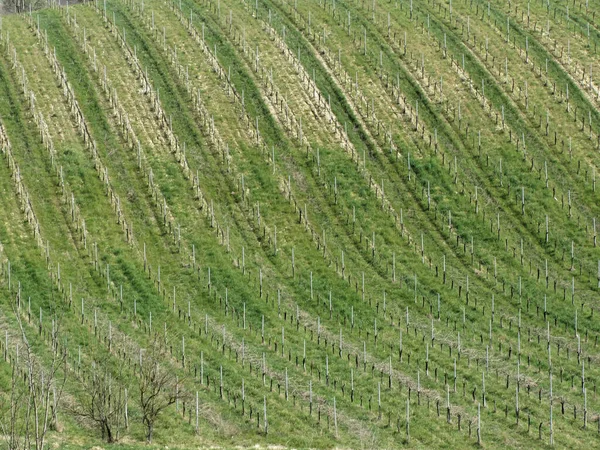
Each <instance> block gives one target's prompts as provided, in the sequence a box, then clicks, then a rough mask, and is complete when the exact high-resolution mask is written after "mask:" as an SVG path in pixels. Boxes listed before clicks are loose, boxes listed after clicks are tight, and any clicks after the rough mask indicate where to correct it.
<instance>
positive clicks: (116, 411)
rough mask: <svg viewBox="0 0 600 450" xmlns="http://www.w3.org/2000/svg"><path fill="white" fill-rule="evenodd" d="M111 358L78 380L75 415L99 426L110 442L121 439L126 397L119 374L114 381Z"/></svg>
mask: <svg viewBox="0 0 600 450" xmlns="http://www.w3.org/2000/svg"><path fill="white" fill-rule="evenodd" d="M109 365H110V361H109V359H108V358H106V359H104V360H102V361H99V362H95V363H93V364H92V367H91V370H89V371H84V372H83V373H82V374H81V376H80V379H79V382H80V383H79V384H80V396H79V397H80V399H81V400H80V402H79V403H78V404H76V405H75V406H73V413H74V414H75V415H76V416H77V417H80V418H82V419H84V420H87V421H89V422H91V423H93V424H94V425H96V426H97V427H98V428H99V429H100V432H101V434H102V439H103V440H106V442H108V443H113V442H116V441H118V440H119V434H120V431H121V428H122V427H123V425H124V413H125V395H124V387H123V385H122V383H121V382H120V380H121V373H120V372H119V373H118V375H117V376H116V377H114V378H113V376H112V373H111V371H110V369H109Z"/></svg>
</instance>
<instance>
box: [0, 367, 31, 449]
mask: <svg viewBox="0 0 600 450" xmlns="http://www.w3.org/2000/svg"><path fill="white" fill-rule="evenodd" d="M30 408H31V402H30V398H29V397H28V396H27V395H26V385H25V384H23V380H22V379H21V378H20V377H19V375H18V370H17V368H16V367H15V366H13V367H12V376H11V383H10V395H9V396H7V397H2V403H1V405H0V430H1V431H2V435H3V436H4V438H5V439H6V441H7V444H8V449H9V450H20V449H24V448H26V442H27V436H28V433H27V431H28V430H29V421H28V418H29V414H27V411H30Z"/></svg>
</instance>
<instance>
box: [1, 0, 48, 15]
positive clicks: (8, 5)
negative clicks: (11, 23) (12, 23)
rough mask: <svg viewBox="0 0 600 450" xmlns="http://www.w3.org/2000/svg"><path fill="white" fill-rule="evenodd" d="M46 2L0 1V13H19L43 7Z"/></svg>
mask: <svg viewBox="0 0 600 450" xmlns="http://www.w3.org/2000/svg"><path fill="white" fill-rule="evenodd" d="M47 4H48V2H47V0H0V12H4V13H21V12H27V11H29V10H30V9H32V10H36V9H40V8H43V7H45V6H46V5H47Z"/></svg>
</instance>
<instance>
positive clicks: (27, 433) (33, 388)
mask: <svg viewBox="0 0 600 450" xmlns="http://www.w3.org/2000/svg"><path fill="white" fill-rule="evenodd" d="M15 315H16V318H17V322H18V324H19V331H20V340H19V344H20V345H19V347H18V348H22V349H23V352H22V353H24V355H23V356H22V359H20V361H19V362H17V360H18V358H15V361H14V363H13V371H12V378H11V394H10V397H9V399H8V403H9V404H8V407H5V408H3V413H4V414H2V417H1V418H0V428H1V429H2V432H3V435H4V436H6V439H7V440H8V447H9V449H11V450H17V449H21V448H28V449H29V448H32V447H33V448H35V449H36V450H42V449H43V448H44V445H45V440H46V436H47V433H48V431H49V430H50V429H51V428H56V426H57V411H58V407H59V404H60V400H61V396H62V393H63V388H64V386H65V383H66V380H67V370H66V359H67V358H66V352H64V351H60V350H59V345H58V342H59V340H58V336H59V327H58V322H57V321H55V322H54V324H53V327H52V335H51V338H52V349H51V353H52V355H51V357H50V361H49V362H46V363H43V362H42V361H41V359H38V357H36V356H35V355H34V353H33V350H32V348H31V345H30V343H29V340H28V339H27V334H26V333H25V328H24V327H23V323H22V321H21V317H20V315H19V313H18V312H17V313H16V314H15ZM20 367H22V368H23V371H24V375H23V376H22V377H21V375H20V373H19V368H20Z"/></svg>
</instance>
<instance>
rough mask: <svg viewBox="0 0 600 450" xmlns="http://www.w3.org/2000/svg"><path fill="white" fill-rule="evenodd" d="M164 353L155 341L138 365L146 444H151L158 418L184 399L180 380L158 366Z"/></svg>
mask: <svg viewBox="0 0 600 450" xmlns="http://www.w3.org/2000/svg"><path fill="white" fill-rule="evenodd" d="M164 353H165V352H164V350H163V349H162V348H161V346H160V344H159V342H158V341H157V340H155V341H154V342H153V344H152V348H151V349H150V350H149V351H148V352H147V353H146V354H145V355H144V358H143V360H142V362H141V364H140V380H139V394H140V397H139V398H140V407H141V412H142V422H143V424H144V427H145V428H146V439H147V440H148V442H152V434H153V432H154V424H155V423H156V420H157V419H158V416H159V415H160V414H161V413H162V412H163V411H164V410H165V409H166V408H168V407H169V406H171V405H172V404H174V403H175V402H176V401H178V400H181V399H184V398H185V397H184V396H185V394H184V391H183V390H182V389H180V386H181V380H178V378H177V376H176V375H175V374H174V373H173V372H172V371H170V370H167V369H165V368H163V367H161V365H160V360H161V359H164V358H165V357H166V356H165V355H164Z"/></svg>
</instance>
